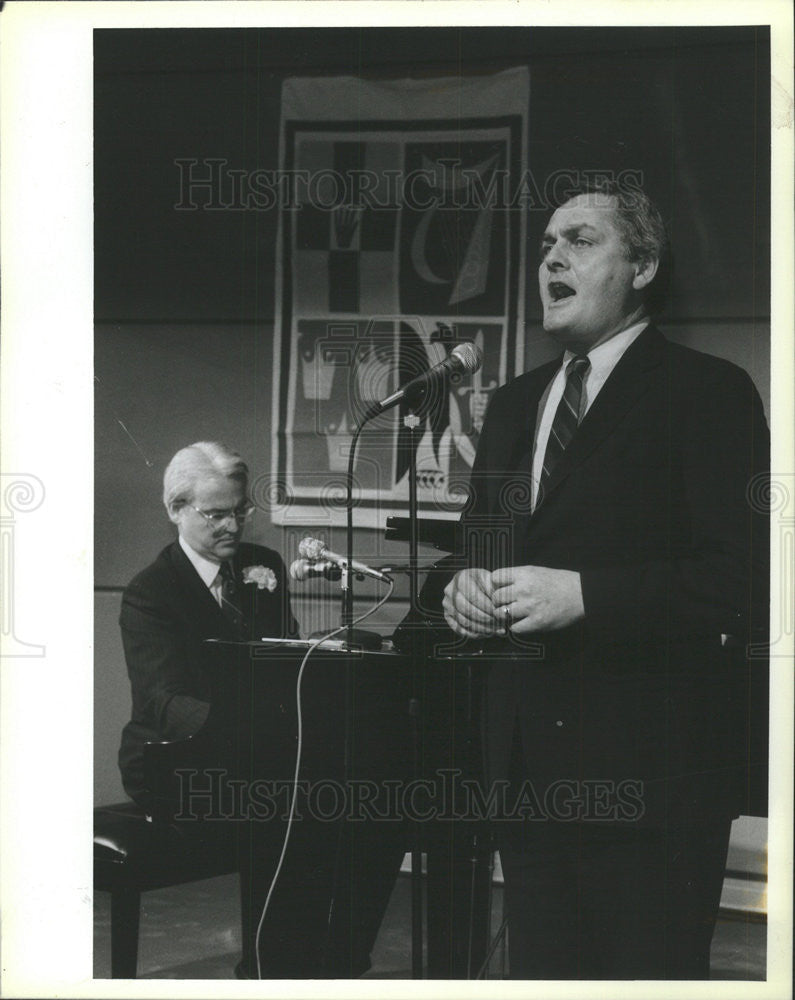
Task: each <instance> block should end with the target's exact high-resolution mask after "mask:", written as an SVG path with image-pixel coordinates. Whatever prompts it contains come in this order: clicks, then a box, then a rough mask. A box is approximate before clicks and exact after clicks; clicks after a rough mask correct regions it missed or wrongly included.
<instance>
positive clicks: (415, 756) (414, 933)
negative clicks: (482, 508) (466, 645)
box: [403, 409, 424, 979]
mask: <svg viewBox="0 0 795 1000" xmlns="http://www.w3.org/2000/svg"><path fill="white" fill-rule="evenodd" d="M419 423H420V418H419V417H418V416H417V415H416V413H414V411H413V410H411V409H409V411H408V413H406V415H405V416H404V417H403V426H404V427H405V428H406V429H407V430H408V432H409V445H408V447H409V613H412V612H414V611H416V610H417V607H418V605H419V586H418V584H419V577H418V572H417V563H418V560H419V553H418V544H419V524H418V518H417V427H418V426H419ZM417 688H418V684H417V672H416V669H414V670H413V671H412V697H411V701H410V702H409V717H410V719H411V749H412V769H413V777H414V778H415V779H417V778H419V772H420V736H421V723H422V717H421V716H422V702H421V700H420V698H419V697H418V690H417ZM412 826H413V829H412V838H411V839H412V844H411V976H412V979H422V942H423V937H424V928H423V908H422V903H423V900H422V837H421V829H420V826H419V822H418V820H413V821H412Z"/></svg>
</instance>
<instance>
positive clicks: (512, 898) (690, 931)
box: [497, 818, 731, 979]
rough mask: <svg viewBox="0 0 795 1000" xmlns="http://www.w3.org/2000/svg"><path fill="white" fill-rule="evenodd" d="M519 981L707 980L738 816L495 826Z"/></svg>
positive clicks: (515, 974) (511, 950) (515, 973)
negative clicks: (640, 823) (659, 822)
mask: <svg viewBox="0 0 795 1000" xmlns="http://www.w3.org/2000/svg"><path fill="white" fill-rule="evenodd" d="M498 826H500V827H501V828H500V829H499V830H498V834H497V835H498V839H499V849H500V858H501V861H502V868H503V873H504V876H505V893H506V903H507V914H508V935H509V939H508V940H509V961H510V976H511V978H512V979H708V978H709V952H710V942H711V940H712V933H713V930H714V927H715V920H716V917H717V912H718V906H719V903H720V894H721V887H722V884H723V875H724V870H725V865H726V853H727V850H728V843H729V832H730V828H731V820H730V819H726V818H720V819H715V820H713V821H709V822H700V823H699V824H698V825H691V826H687V827H685V826H677V827H670V828H662V829H654V828H648V829H642V828H639V827H637V826H633V825H632V824H624V825H619V824H610V825H602V826H600V825H598V824H596V823H593V822H592V823H588V822H582V823H550V822H546V823H545V822H524V823H505V824H498Z"/></svg>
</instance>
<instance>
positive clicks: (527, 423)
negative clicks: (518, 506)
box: [489, 358, 560, 513]
mask: <svg viewBox="0 0 795 1000" xmlns="http://www.w3.org/2000/svg"><path fill="white" fill-rule="evenodd" d="M558 368H560V358H558V359H557V360H556V361H551V362H550V363H549V364H546V365H542V366H541V368H537V369H536V370H535V371H533V372H531V373H530V376H529V379H528V383H527V390H526V395H525V401H524V402H523V403H522V404H521V405H520V406H519V407H517V409H518V411H519V412H520V413H521V418H520V419H519V420H517V421H516V422H515V423H513V424H511V425H510V426H509V427H505V435H506V436H505V448H506V451H505V459H504V461H500V462H495V463H494V467H495V468H502V469H505V470H509V471H507V472H506V473H505V475H504V476H503V478H502V479H501V480H500V482H499V483H493V482H490V483H489V486H490V487H493V494H492V503H491V509H492V510H493V511H494V512H496V513H502V510H501V506H500V503H501V501H500V497H501V496H503V493H504V489H505V487H506V486H507V485H508V484H509V483H510V482H515V481H516V479H517V472H518V473H519V477H520V484H521V476H522V474H526V476H527V483H528V484H529V482H530V478H529V477H530V474H531V471H532V470H531V462H532V456H533V439H534V438H535V429H536V421H537V417H538V406H539V404H540V402H541V399H542V397H543V395H544V392H545V391H546V388H547V386H548V385H549V383H550V382H551V381H552V379H553V378H554V376H555V372H556V371H557V370H558ZM520 489H521V485H520ZM527 506H528V510H529V507H530V503H529V500H528V504H527Z"/></svg>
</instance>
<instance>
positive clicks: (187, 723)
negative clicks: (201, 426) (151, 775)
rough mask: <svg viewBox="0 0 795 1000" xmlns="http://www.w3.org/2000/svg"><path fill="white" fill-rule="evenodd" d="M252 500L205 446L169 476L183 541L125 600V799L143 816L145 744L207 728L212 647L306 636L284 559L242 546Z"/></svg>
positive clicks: (219, 454)
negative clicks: (220, 642) (128, 708)
mask: <svg viewBox="0 0 795 1000" xmlns="http://www.w3.org/2000/svg"><path fill="white" fill-rule="evenodd" d="M247 491H248V467H247V466H246V463H245V462H244V461H243V459H242V458H241V457H240V455H239V454H237V452H235V451H232V450H230V449H229V448H227V447H226V445H223V444H220V443H219V442H215V441H198V442H196V443H195V444H191V445H188V446H187V447H186V448H182V449H180V451H178V452H177V453H176V455H174V457H173V458H172V459H171V461H170V462H169V464H168V466H167V468H166V471H165V474H164V476H163V503H164V504H165V507H166V511H167V512H168V516H169V518H170V520H171V521H172V522H173V523H174V524H175V525H176V526H177V532H178V537H177V539H176V540H175V541H174V542H172V543H171V544H170V545H167V546H166V548H164V549H163V551H162V552H161V553H160V554H159V555H158V556H157V558H156V559H155V560H154V562H153V563H151V564H150V565H149V566H147V567H146V569H144V570H142V571H141V572H140V573H139V574H138V575H137V576H136V577H135V578H134V579H133V580H132V582H131V583H130V585H129V586H128V587H127V589H126V590H125V591H124V595H123V597H122V605H121V616H120V619H119V623H120V625H121V634H122V641H123V644H124V655H125V659H126V661H127V671H128V674H129V677H130V684H131V687H132V717H131V719H130V721H129V722H128V723H127V725H126V726H125V727H124V731H123V733H122V740H121V749H120V751H119V767H120V769H121V773H122V781H123V783H124V788H125V791H126V792H127V794H128V795H129V796H130V798H132V799H133V800H135V801H136V802H138V803H139V804H141V805H142V806H144V807H146V806H147V804H148V803H147V792H146V789H145V783H144V774H143V747H144V743H146V742H149V741H157V740H171V739H180V738H184V737H187V736H192V735H194V734H195V733H197V732H198V731H199V730H200V729H202V727H204V726H205V724H207V723H208V716H209V715H210V711H211V684H210V677H209V676H208V673H207V668H206V657H205V656H204V653H203V643H204V641H205V640H206V639H227V640H233V641H234V640H247V639H260V638H262V637H264V636H272V637H284V636H290V637H292V636H297V634H298V624H297V622H296V620H295V617H294V616H293V613H292V609H291V606H290V595H289V593H288V589H287V573H286V570H285V565H284V562H283V560H282V558H281V556H280V555H279V554H278V553H277V552H274V551H273V549H269V548H265V547H264V546H261V545H252V544H249V543H246V542H243V541H242V535H243V529H244V526H245V523H246V521H247V520H248V518H249V516H250V515H251V514H252V513H253V511H254V507H253V505H252V504H251V502H250V500H249V499H248V496H247Z"/></svg>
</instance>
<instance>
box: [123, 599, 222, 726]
mask: <svg viewBox="0 0 795 1000" xmlns="http://www.w3.org/2000/svg"><path fill="white" fill-rule="evenodd" d="M120 624H121V634H122V643H123V645H124V655H125V659H126V661H127V671H128V674H129V677H130V683H131V685H132V694H133V705H134V709H135V710H137V713H136V714H138V715H139V717H142V718H145V719H147V720H149V721H150V722H151V725H152V727H153V728H154V729H155V730H156V731H157V732H158V733H161V734H162V736H163V738H164V739H179V738H182V737H185V736H190V735H192V734H194V733H196V732H198V730H199V729H201V727H202V726H203V725H204V723H205V721H206V719H207V716H208V713H209V710H210V705H209V701H208V700H204V699H203V698H201V697H199V696H198V695H199V692H198V691H197V687H198V674H197V665H196V664H194V663H192V662H191V654H190V652H189V650H188V648H187V646H186V644H185V642H184V641H183V639H182V638H181V635H182V631H183V630H182V627H181V625H180V623H179V622H178V621H177V620H176V617H175V615H174V613H173V611H171V609H169V608H168V606H167V605H166V604H164V603H161V602H159V601H157V600H155V599H153V598H152V597H151V596H149V595H148V594H147V593H146V592H145V590H144V589H142V588H138V587H136V586H135V585H134V584H133V585H131V586H130V587H128V588H127V590H126V591H125V593H124V597H123V599H122V610H121V618H120Z"/></svg>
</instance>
